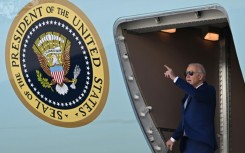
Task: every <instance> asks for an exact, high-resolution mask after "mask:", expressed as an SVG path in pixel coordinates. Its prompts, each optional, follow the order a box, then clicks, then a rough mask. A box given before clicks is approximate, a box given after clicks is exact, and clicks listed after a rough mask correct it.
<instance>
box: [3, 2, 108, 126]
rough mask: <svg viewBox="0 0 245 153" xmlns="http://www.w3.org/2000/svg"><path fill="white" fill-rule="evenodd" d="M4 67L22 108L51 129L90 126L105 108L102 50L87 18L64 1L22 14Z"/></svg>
mask: <svg viewBox="0 0 245 153" xmlns="http://www.w3.org/2000/svg"><path fill="white" fill-rule="evenodd" d="M6 66H7V70H8V75H9V78H10V81H11V84H12V86H13V88H14V90H15V92H16V94H17V95H18V97H19V98H20V100H21V101H22V102H23V104H24V105H25V106H26V107H27V108H28V109H29V110H30V111H31V112H32V113H33V114H35V115H36V116H38V117H39V118H41V119H43V120H45V121H46V122H49V123H51V124H54V125H57V126H62V127H78V126H82V125H85V124H88V123H90V122H92V121H93V120H94V119H95V118H96V117H97V116H98V115H99V114H100V113H101V111H102V110H103V107H104V105H105V103H106V99H107V96H108V88H109V72H108V64H107V59H106V56H105V51H104V48H103V46H102V43H101V41H100V38H99V36H98V34H97V32H96V30H95V28H94V27H93V25H92V24H91V22H90V21H89V20H88V18H87V17H86V16H85V15H84V14H83V12H81V10H79V9H78V8H77V7H76V6H74V5H73V4H71V3H70V2H68V1H60V0H43V1H42V0H41V1H33V2H31V3H29V4H28V5H26V6H25V8H24V9H22V11H21V12H20V13H19V14H18V16H17V17H16V18H15V20H14V22H13V24H12V26H11V29H10V31H9V35H8V40H7V44H6Z"/></svg>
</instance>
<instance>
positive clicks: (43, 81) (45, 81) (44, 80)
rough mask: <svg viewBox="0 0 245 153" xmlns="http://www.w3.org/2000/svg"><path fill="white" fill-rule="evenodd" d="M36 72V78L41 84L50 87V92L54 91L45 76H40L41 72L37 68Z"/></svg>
mask: <svg viewBox="0 0 245 153" xmlns="http://www.w3.org/2000/svg"><path fill="white" fill-rule="evenodd" d="M36 73H37V80H38V81H39V82H40V83H41V85H42V86H43V87H44V88H50V89H51V91H52V92H54V90H53V88H52V87H51V84H50V83H49V81H48V79H47V78H43V77H42V73H40V71H39V70H36Z"/></svg>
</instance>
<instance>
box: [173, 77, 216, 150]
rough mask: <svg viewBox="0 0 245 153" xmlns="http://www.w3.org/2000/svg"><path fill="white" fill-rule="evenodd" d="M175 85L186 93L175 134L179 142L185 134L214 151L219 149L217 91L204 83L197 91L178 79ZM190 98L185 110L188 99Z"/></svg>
mask: <svg viewBox="0 0 245 153" xmlns="http://www.w3.org/2000/svg"><path fill="white" fill-rule="evenodd" d="M175 84H176V85H177V86H178V87H180V88H181V89H182V90H184V91H185V93H186V95H185V97H184V99H183V100H182V118H181V122H180V124H179V127H178V128H177V129H176V131H175V133H174V134H173V136H172V137H173V138H174V139H175V140H178V139H179V138H181V137H182V136H183V134H184V131H185V133H186V135H187V136H188V137H189V138H190V139H193V140H196V141H201V142H204V143H206V144H208V145H210V147H212V148H213V149H214V150H215V149H217V143H216V138H215V128H214V116H215V108H216V91H215V89H214V87H213V86H210V85H208V84H207V83H206V82H204V83H203V85H201V86H200V87H198V88H197V89H196V88H194V87H193V86H192V85H190V84H189V83H188V82H186V81H184V80H183V79H181V78H178V79H177V81H176V82H175ZM188 95H189V97H190V99H189V100H188V103H187V106H186V108H185V109H184V102H185V100H186V98H187V97H188Z"/></svg>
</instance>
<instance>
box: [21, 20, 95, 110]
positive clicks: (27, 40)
mask: <svg viewBox="0 0 245 153" xmlns="http://www.w3.org/2000/svg"><path fill="white" fill-rule="evenodd" d="M46 25H55V26H59V27H62V28H64V29H65V30H66V31H68V32H69V33H70V34H71V35H72V36H73V37H74V38H75V40H76V42H77V43H78V45H79V47H80V49H81V50H82V54H83V57H84V59H85V63H86V70H87V72H86V83H85V86H84V89H83V90H82V93H81V94H80V95H79V96H78V97H77V98H75V99H74V100H72V101H69V102H57V101H53V100H52V99H50V98H48V97H46V96H44V95H43V94H42V93H41V92H40V91H39V90H38V89H37V88H36V87H35V85H34V84H33V83H32V80H31V78H30V76H29V74H28V70H27V65H26V59H25V58H26V51H27V46H28V43H29V40H30V39H31V36H32V35H33V34H34V33H35V32H36V31H37V30H38V29H39V28H41V27H43V26H46ZM27 34H28V35H27V37H26V39H25V40H24V45H23V46H24V47H23V49H22V57H23V59H22V63H23V64H22V66H23V68H24V73H25V74H24V75H25V78H26V79H27V81H28V83H29V85H30V86H31V88H32V89H33V91H34V92H35V93H36V94H37V95H39V97H41V99H43V100H44V101H45V102H47V103H49V104H52V105H54V106H61V107H64V108H65V107H68V106H72V105H75V104H77V103H78V102H79V101H81V100H82V99H84V97H85V94H86V93H87V92H88V89H89V85H90V79H91V73H90V71H89V70H90V69H91V68H90V66H89V64H90V62H89V59H90V58H89V56H88V55H87V52H86V51H85V50H84V46H83V45H82V42H81V41H80V40H79V37H78V36H77V35H76V33H75V32H74V31H73V30H72V28H70V27H69V26H68V25H66V24H65V23H62V22H60V21H58V22H57V21H56V20H54V21H53V20H46V21H43V22H40V23H37V24H36V25H35V26H34V27H33V28H32V29H30V30H29V32H28V33H27Z"/></svg>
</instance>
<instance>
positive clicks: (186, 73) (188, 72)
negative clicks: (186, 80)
mask: <svg viewBox="0 0 245 153" xmlns="http://www.w3.org/2000/svg"><path fill="white" fill-rule="evenodd" d="M194 73H201V72H193V71H186V72H185V73H184V75H185V77H186V76H187V75H189V76H193V75H194Z"/></svg>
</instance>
